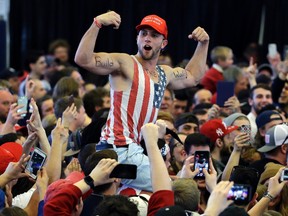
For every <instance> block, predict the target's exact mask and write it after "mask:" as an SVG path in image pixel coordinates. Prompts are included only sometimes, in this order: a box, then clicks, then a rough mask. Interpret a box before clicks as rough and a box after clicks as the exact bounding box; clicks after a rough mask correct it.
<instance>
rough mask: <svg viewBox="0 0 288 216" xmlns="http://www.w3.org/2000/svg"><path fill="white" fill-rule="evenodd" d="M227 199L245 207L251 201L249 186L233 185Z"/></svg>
mask: <svg viewBox="0 0 288 216" xmlns="http://www.w3.org/2000/svg"><path fill="white" fill-rule="evenodd" d="M227 199H228V200H234V203H235V204H236V205H247V204H248V203H249V202H250V200H251V186H250V185H246V184H234V185H233V187H232V188H231V189H230V191H229V193H228V196H227Z"/></svg>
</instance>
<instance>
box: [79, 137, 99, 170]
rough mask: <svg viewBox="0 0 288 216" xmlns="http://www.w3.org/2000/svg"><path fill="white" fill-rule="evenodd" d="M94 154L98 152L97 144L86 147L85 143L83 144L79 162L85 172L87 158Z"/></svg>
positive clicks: (89, 144)
mask: <svg viewBox="0 0 288 216" xmlns="http://www.w3.org/2000/svg"><path fill="white" fill-rule="evenodd" d="M94 152H96V143H88V144H86V145H83V143H81V150H80V152H79V154H78V160H79V163H80V166H81V169H82V170H84V166H85V162H86V160H87V158H88V157H89V156H90V155H92V154H93V153H94Z"/></svg>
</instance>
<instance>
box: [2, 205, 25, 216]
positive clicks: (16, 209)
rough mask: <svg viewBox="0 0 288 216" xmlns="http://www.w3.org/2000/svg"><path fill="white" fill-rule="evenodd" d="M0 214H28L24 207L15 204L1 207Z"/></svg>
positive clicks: (16, 215)
mask: <svg viewBox="0 0 288 216" xmlns="http://www.w3.org/2000/svg"><path fill="white" fill-rule="evenodd" d="M0 214H1V215H7V216H28V214H27V212H25V211H24V209H22V208H19V207H17V206H12V207H7V208H3V209H2V210H1V212H0Z"/></svg>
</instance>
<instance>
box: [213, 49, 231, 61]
mask: <svg viewBox="0 0 288 216" xmlns="http://www.w3.org/2000/svg"><path fill="white" fill-rule="evenodd" d="M229 53H232V49H231V48H229V47H226V46H216V47H214V48H213V49H212V50H211V53H210V58H211V61H212V62H213V63H218V62H219V60H222V61H225V60H226V59H227V56H228V54H229Z"/></svg>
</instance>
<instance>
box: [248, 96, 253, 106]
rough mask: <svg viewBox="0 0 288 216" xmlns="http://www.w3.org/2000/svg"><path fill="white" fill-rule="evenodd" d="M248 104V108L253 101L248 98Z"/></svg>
mask: <svg viewBox="0 0 288 216" xmlns="http://www.w3.org/2000/svg"><path fill="white" fill-rule="evenodd" d="M248 103H249V105H250V106H252V104H253V100H252V99H251V98H250V97H249V98H248Z"/></svg>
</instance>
